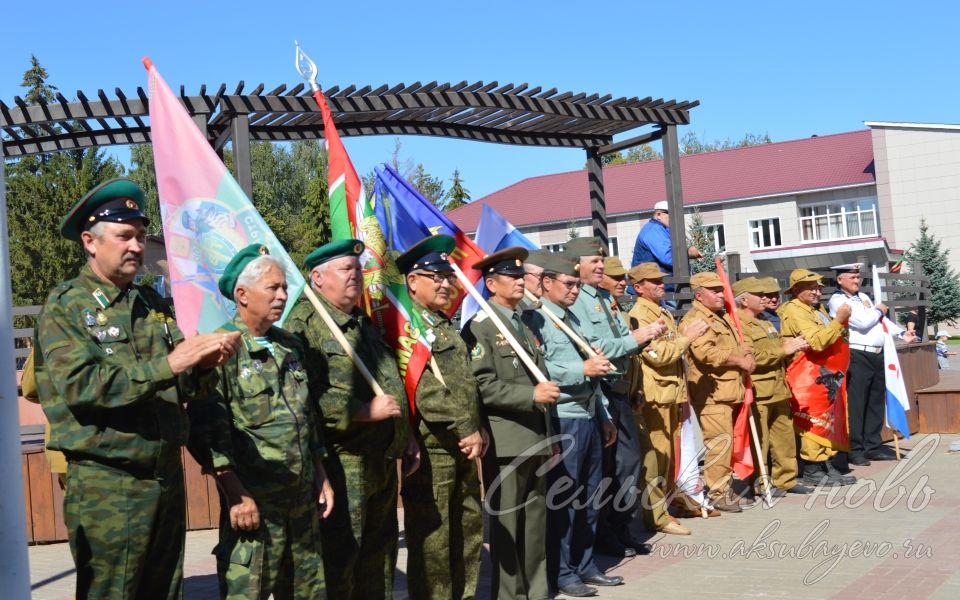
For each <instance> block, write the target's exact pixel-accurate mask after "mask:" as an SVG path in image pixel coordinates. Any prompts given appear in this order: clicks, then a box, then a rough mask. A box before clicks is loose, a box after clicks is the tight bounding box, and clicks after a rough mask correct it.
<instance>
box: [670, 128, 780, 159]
mask: <svg viewBox="0 0 960 600" xmlns="http://www.w3.org/2000/svg"><path fill="white" fill-rule="evenodd" d="M771 141H772V140H771V139H770V136H769V135H768V134H766V133H764V134H757V133H745V134H744V135H743V139H740V140H733V139H730V138H727V139H725V140H713V141H712V142H708V141H706V140H701V139H700V137H699V136H697V134H696V132H694V131H688V132H686V133H685V134H683V137H681V138H680V152H681V154H702V153H704V152H716V151H717V150H730V149H731V148H746V147H747V146H756V145H759V144H769V143H771Z"/></svg>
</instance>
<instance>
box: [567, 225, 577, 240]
mask: <svg viewBox="0 0 960 600" xmlns="http://www.w3.org/2000/svg"><path fill="white" fill-rule="evenodd" d="M578 237H580V232H579V231H577V222H576V221H570V222H569V223H567V241H568V242H569V241H570V240H574V239H576V238H578Z"/></svg>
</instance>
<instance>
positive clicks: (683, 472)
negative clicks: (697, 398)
mask: <svg viewBox="0 0 960 600" xmlns="http://www.w3.org/2000/svg"><path fill="white" fill-rule="evenodd" d="M679 416H680V435H678V436H677V437H676V438H675V441H674V444H675V447H674V454H675V456H676V457H677V460H676V461H675V462H674V476H675V478H676V482H677V490H679V491H680V492H682V493H683V494H684V495H685V496H686V497H687V498H688V499H690V500H692V501H693V502H695V503H696V504H697V505H698V506H701V507H705V506H707V497H706V494H704V485H703V478H702V477H701V476H700V458H701V454H703V452H697V437H698V434H697V425H696V423H695V422H694V419H695V417H694V413H693V408H692V407H691V406H690V403H689V402H684V403H683V404H681V405H680V415H679Z"/></svg>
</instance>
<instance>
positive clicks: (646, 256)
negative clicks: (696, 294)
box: [630, 200, 703, 290]
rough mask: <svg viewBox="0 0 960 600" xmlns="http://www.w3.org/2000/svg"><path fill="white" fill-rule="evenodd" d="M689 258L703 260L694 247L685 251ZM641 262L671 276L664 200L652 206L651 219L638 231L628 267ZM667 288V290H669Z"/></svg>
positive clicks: (668, 226)
mask: <svg viewBox="0 0 960 600" xmlns="http://www.w3.org/2000/svg"><path fill="white" fill-rule="evenodd" d="M687 256H688V257H690V258H703V254H701V253H700V250H698V249H697V248H696V247H695V246H690V248H689V249H688V250H687ZM643 262H655V263H657V265H658V266H659V267H660V270H661V271H663V272H665V273H666V274H667V275H673V248H672V246H671V244H670V212H669V211H668V210H667V203H666V201H664V200H661V201H660V202H657V203H656V204H654V205H653V218H652V219H650V220H649V221H648V222H647V224H646V225H644V226H643V228H642V229H640V233H639V234H638V235H637V242H636V244H634V246H633V260H632V261H630V266H631V267H635V266H637V265H638V264H640V263H643ZM669 289H670V288H669V286H668V290H669Z"/></svg>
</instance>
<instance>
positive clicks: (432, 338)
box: [425, 329, 437, 344]
mask: <svg viewBox="0 0 960 600" xmlns="http://www.w3.org/2000/svg"><path fill="white" fill-rule="evenodd" d="M425 337H426V338H427V341H428V342H430V343H431V344H432V343H433V342H435V341H436V340H437V334H435V333H434V332H433V330H432V329H428V330H427V332H426V334H425Z"/></svg>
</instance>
